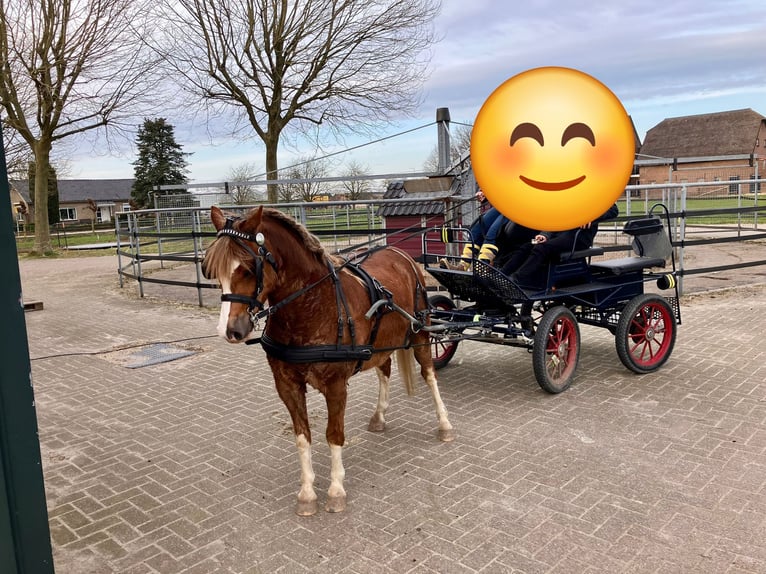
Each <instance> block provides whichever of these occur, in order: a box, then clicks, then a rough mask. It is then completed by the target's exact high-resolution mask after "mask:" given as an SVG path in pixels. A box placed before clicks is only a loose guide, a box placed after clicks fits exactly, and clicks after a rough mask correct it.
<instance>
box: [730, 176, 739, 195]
mask: <svg viewBox="0 0 766 574" xmlns="http://www.w3.org/2000/svg"><path fill="white" fill-rule="evenodd" d="M729 181H739V176H738V175H732V176H731V177H729ZM738 192H739V184H738V183H730V184H729V193H730V194H732V195H736V194H737V193H738Z"/></svg>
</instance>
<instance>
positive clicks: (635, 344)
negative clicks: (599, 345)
mask: <svg viewBox="0 0 766 574" xmlns="http://www.w3.org/2000/svg"><path fill="white" fill-rule="evenodd" d="M675 342H676V319H675V316H674V315H673V309H672V308H671V307H670V303H668V302H667V300H666V299H665V298H664V297H662V296H661V295H654V294H651V293H645V294H643V295H639V296H638V297H634V298H633V299H631V300H630V301H628V304H627V305H625V308H624V309H623V310H622V312H621V313H620V319H619V321H618V322H617V332H616V333H615V345H616V346H617V355H618V356H619V357H620V361H622V364H623V365H625V366H626V367H627V368H628V369H630V370H631V371H633V372H635V373H641V374H643V373H651V372H652V371H656V370H657V369H659V368H660V367H661V366H662V365H664V364H665V361H667V360H668V358H669V357H670V353H671V352H672V351H673V346H674V345H675Z"/></svg>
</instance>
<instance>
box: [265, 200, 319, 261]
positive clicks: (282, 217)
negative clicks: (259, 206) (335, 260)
mask: <svg viewBox="0 0 766 574" xmlns="http://www.w3.org/2000/svg"><path fill="white" fill-rule="evenodd" d="M263 218H264V219H265V218H269V219H272V220H274V221H276V222H277V223H279V224H280V225H281V226H282V227H283V228H285V229H286V230H287V231H289V232H290V233H291V234H292V235H293V236H294V237H295V238H296V239H297V240H298V242H299V243H301V244H302V245H303V246H304V247H305V248H306V249H307V250H308V251H309V253H311V254H313V255H314V256H315V257H316V258H317V260H319V261H325V260H326V258H327V257H328V255H327V252H326V251H325V248H324V247H323V246H322V243H321V242H320V241H319V238H318V237H317V236H316V235H314V234H313V233H310V232H309V230H308V229H306V228H305V227H304V226H303V225H301V224H299V223H298V222H297V221H296V220H295V219H294V218H292V217H290V216H289V215H287V214H286V213H284V212H282V211H279V210H278V209H269V208H264V210H263Z"/></svg>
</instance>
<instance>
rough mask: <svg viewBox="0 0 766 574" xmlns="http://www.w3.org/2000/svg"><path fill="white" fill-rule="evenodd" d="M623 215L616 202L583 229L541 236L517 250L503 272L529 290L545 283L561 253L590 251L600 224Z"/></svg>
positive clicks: (583, 226)
mask: <svg viewBox="0 0 766 574" xmlns="http://www.w3.org/2000/svg"><path fill="white" fill-rule="evenodd" d="M618 214H619V208H618V207H617V204H616V203H615V204H614V205H613V206H612V207H610V208H609V209H608V210H607V212H606V213H604V214H603V215H602V216H601V217H599V218H598V219H596V220H595V221H592V222H590V223H586V224H585V225H582V226H581V227H579V228H575V229H568V230H566V231H555V232H547V231H543V232H540V233H538V234H537V235H536V236H535V237H534V239H532V241H531V242H529V243H527V244H526V245H523V246H521V247H520V248H519V249H517V250H516V251H515V252H514V253H513V254H512V255H511V256H510V258H509V259H508V260H507V261H506V262H505V264H504V265H503V267H502V271H503V273H505V274H506V275H508V276H510V277H511V279H513V281H514V282H515V283H516V284H517V285H519V286H521V287H527V288H538V287H540V286H542V285H544V284H545V281H546V277H547V266H548V263H550V262H553V261H557V260H558V257H559V255H560V254H561V253H566V252H570V251H573V250H574V251H579V250H580V249H588V248H590V247H591V246H592V245H593V240H594V238H595V237H596V233H597V232H598V223H599V221H606V220H607V219H614V218H615V217H617V215H618Z"/></svg>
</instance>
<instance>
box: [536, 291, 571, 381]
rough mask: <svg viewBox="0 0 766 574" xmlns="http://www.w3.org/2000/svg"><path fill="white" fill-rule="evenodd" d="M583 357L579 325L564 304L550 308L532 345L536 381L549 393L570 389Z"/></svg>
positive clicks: (538, 327)
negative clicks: (581, 356) (581, 355)
mask: <svg viewBox="0 0 766 574" xmlns="http://www.w3.org/2000/svg"><path fill="white" fill-rule="evenodd" d="M579 360H580V326H579V325H578V324H577V319H576V318H575V316H574V314H573V313H572V312H571V311H570V310H569V309H567V308H566V307H563V306H557V307H552V308H550V309H548V310H547V311H546V312H545V314H544V315H543V316H542V319H540V324H539V325H538V326H537V331H536V332H535V339H534V346H533V347H532V367H533V369H534V371H535V378H536V379H537V383H538V384H539V385H540V386H541V387H542V388H543V390H545V391H548V392H549V393H560V392H562V391H565V390H566V389H568V388H569V385H570V384H571V383H572V379H573V378H574V375H575V371H576V370H577V363H578V362H579Z"/></svg>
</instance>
